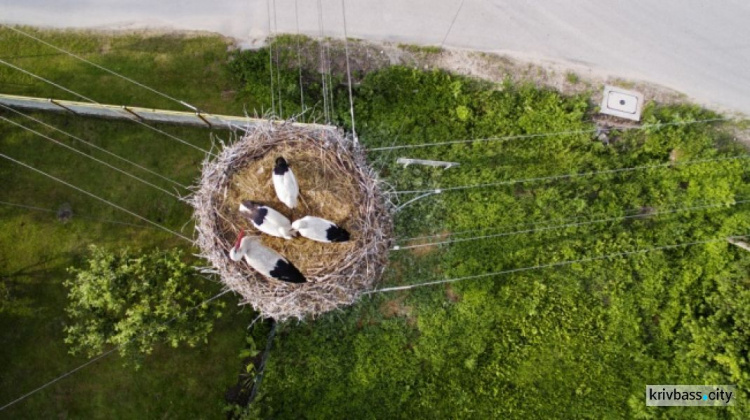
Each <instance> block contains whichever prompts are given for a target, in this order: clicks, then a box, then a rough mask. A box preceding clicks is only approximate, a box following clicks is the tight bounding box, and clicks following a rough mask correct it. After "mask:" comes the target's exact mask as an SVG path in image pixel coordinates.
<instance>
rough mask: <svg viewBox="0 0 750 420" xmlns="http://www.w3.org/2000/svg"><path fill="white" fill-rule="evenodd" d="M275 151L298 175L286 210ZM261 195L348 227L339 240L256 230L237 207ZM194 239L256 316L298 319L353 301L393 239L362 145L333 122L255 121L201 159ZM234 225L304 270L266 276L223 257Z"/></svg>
mask: <svg viewBox="0 0 750 420" xmlns="http://www.w3.org/2000/svg"><path fill="white" fill-rule="evenodd" d="M279 156H283V157H284V158H285V159H286V160H287V161H288V162H289V164H290V167H291V168H292V170H293V171H294V173H295V175H296V177H297V180H298V182H299V185H300V200H299V205H298V206H297V208H295V209H294V210H290V209H289V208H287V207H286V206H285V205H284V204H282V203H281V202H280V201H279V200H278V198H277V197H276V193H275V192H274V188H273V182H272V179H271V175H272V173H273V167H274V161H275V160H276V158H277V157H279ZM248 199H249V200H253V201H257V202H260V203H262V204H265V205H269V206H271V207H273V208H274V209H276V210H278V211H279V212H281V213H283V214H284V215H285V216H287V217H288V218H289V219H290V220H296V219H299V218H302V217H304V216H318V217H322V218H324V219H327V220H330V221H332V222H334V223H336V224H338V225H339V226H341V227H343V228H345V229H347V230H348V231H349V232H350V233H351V240H350V241H348V242H342V243H330V244H327V243H319V242H314V241H311V240H308V239H305V238H301V237H298V238H295V239H294V240H285V239H282V238H276V237H271V236H268V235H264V234H261V233H260V232H259V231H257V230H256V229H255V228H254V227H253V226H252V224H251V223H250V221H249V220H247V219H246V218H244V217H243V216H242V215H240V213H239V210H238V207H239V204H240V201H242V200H248ZM189 201H190V203H191V204H192V206H193V207H194V208H195V212H194V217H195V219H196V230H197V231H198V238H197V240H196V245H197V246H198V248H199V249H200V250H201V254H200V255H201V256H202V257H204V258H206V259H207V260H208V261H210V263H211V265H212V266H213V267H212V268H209V269H206V271H207V272H211V273H216V274H219V276H220V277H221V280H222V282H223V283H224V284H225V285H226V286H227V287H229V288H230V289H232V290H234V291H235V292H237V293H239V294H240V295H241V296H242V300H241V304H247V303H249V304H251V305H252V306H253V307H254V308H255V309H256V310H257V311H259V312H260V314H261V315H262V316H263V317H266V318H274V319H276V320H277V321H283V320H285V319H287V318H292V317H294V318H298V319H304V318H306V317H315V316H316V315H318V314H321V313H324V312H327V311H330V310H332V309H335V308H337V307H339V306H341V305H349V304H351V303H353V302H354V301H355V300H356V299H357V297H358V296H359V295H360V294H361V293H362V292H364V291H366V290H369V289H371V288H372V286H373V284H374V283H375V282H376V281H377V280H378V279H379V278H380V277H381V275H382V273H383V270H384V268H385V266H386V264H387V261H388V250H389V248H390V247H391V245H392V230H393V226H392V220H391V211H390V210H391V209H390V205H389V204H388V201H387V200H385V198H384V196H383V193H382V191H381V190H380V186H379V184H378V181H377V177H376V175H375V173H374V171H373V170H372V169H370V168H369V166H368V165H367V163H366V161H365V156H364V151H363V150H362V149H361V148H360V147H359V146H358V145H356V144H354V142H352V141H351V140H349V139H346V138H345V137H343V136H342V135H341V134H339V133H338V132H337V131H335V130H332V129H328V128H325V127H321V126H307V127H303V126H300V125H294V124H291V123H285V124H281V125H278V124H271V123H268V124H263V125H259V126H257V127H255V128H253V129H252V131H249V132H248V133H247V134H246V135H245V136H244V137H243V138H242V139H241V140H239V141H237V142H235V143H234V144H231V145H227V146H225V147H224V148H223V150H222V151H221V152H220V153H219V154H218V156H216V157H215V158H213V159H211V158H210V157H209V158H207V160H206V161H204V163H203V172H202V176H201V179H200V184H199V185H198V187H197V191H196V193H195V194H194V195H193V196H192V197H191V198H190V200H189ZM240 229H244V230H246V231H247V233H248V235H253V234H254V235H256V236H257V238H258V239H259V240H260V241H261V243H262V244H264V245H265V246H267V247H269V248H272V249H274V250H276V251H277V252H279V253H280V254H281V255H283V256H284V257H286V258H287V259H288V260H289V261H290V262H291V263H292V264H294V265H295V266H296V267H297V268H298V269H299V270H300V271H301V272H302V273H303V274H304V275H305V277H306V278H307V281H308V282H307V283H304V284H291V283H285V282H281V281H276V280H271V279H267V278H265V277H263V276H261V275H259V274H258V273H256V272H255V271H254V270H253V269H252V268H250V266H248V265H247V263H246V262H245V261H240V262H234V261H232V260H231V259H229V256H228V252H229V249H230V248H231V247H232V245H233V244H234V241H235V239H236V238H237V235H238V233H239V232H240Z"/></svg>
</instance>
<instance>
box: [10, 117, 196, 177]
mask: <svg viewBox="0 0 750 420" xmlns="http://www.w3.org/2000/svg"><path fill="white" fill-rule="evenodd" d="M0 107H2V108H4V109H5V110H7V111H11V112H14V113H16V114H18V115H21V116H23V117H25V118H27V119H30V120H31V121H34V122H35V123H37V124H41V125H43V126H45V127H47V128H49V129H51V130H54V131H57V132H58V133H61V134H64V135H66V136H68V137H70V138H72V139H74V140H77V141H79V142H81V143H83V144H85V145H87V146H89V147H93V148H94V149H96V150H98V151H100V152H102V153H106V154H107V155H109V156H112V157H113V158H116V159H119V160H121V161H123V162H126V163H129V164H131V165H133V166H135V167H136V168H138V169H140V170H142V171H145V172H148V173H150V174H151V175H154V176H157V177H159V178H161V179H163V180H165V181H168V182H171V183H172V184H174V185H176V186H178V187H181V188H184V189H187V188H188V186H187V185H184V184H180V183H179V182H177V181H175V180H173V179H171V178H168V177H166V176H164V175H162V174H160V173H158V172H156V171H152V170H151V169H148V168H146V167H144V166H141V165H139V164H137V163H135V162H133V161H131V160H128V159H126V158H124V157H122V156H120V155H118V154H116V153H112V152H110V151H109V150H107V149H105V148H103V147H99V146H97V145H96V144H94V143H91V142H89V141H86V140H84V139H82V138H80V137H77V136H74V135H73V134H70V133H68V132H67V131H64V130H61V129H59V128H57V127H55V126H53V125H51V124H47V123H46V122H44V121H42V120H39V119H37V118H34V117H32V116H31V115H29V114H24V113H23V112H21V111H18V110H16V109H13V108H11V107H9V106H6V105H3V104H0Z"/></svg>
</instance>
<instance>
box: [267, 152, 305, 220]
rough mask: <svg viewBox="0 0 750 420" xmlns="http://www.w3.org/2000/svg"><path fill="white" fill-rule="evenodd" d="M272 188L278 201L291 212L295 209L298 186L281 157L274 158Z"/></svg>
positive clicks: (290, 170)
mask: <svg viewBox="0 0 750 420" xmlns="http://www.w3.org/2000/svg"><path fill="white" fill-rule="evenodd" d="M273 188H274V189H275V190H276V196H277V197H279V201H281V202H282V203H284V204H285V205H286V206H287V207H289V208H290V209H292V210H294V208H295V207H297V198H298V197H299V184H298V183H297V178H296V177H295V176H294V172H292V169H291V168H290V167H289V163H287V161H286V159H284V158H283V157H278V158H276V166H274V168H273Z"/></svg>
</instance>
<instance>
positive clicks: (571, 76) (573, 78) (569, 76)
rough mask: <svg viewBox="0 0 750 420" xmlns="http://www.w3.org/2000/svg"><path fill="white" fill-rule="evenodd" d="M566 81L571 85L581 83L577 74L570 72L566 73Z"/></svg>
mask: <svg viewBox="0 0 750 420" xmlns="http://www.w3.org/2000/svg"><path fill="white" fill-rule="evenodd" d="M565 80H567V81H568V83H570V84H573V85H576V84H578V82H580V81H581V78H580V77H579V76H578V75H577V74H576V73H574V72H572V71H569V72H567V73H565Z"/></svg>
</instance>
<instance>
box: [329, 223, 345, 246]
mask: <svg viewBox="0 0 750 420" xmlns="http://www.w3.org/2000/svg"><path fill="white" fill-rule="evenodd" d="M326 239H328V240H329V241H331V242H346V241H348V240H349V231H347V230H346V229H344V228H342V227H339V226H336V225H331V227H329V228H328V229H327V230H326Z"/></svg>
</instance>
